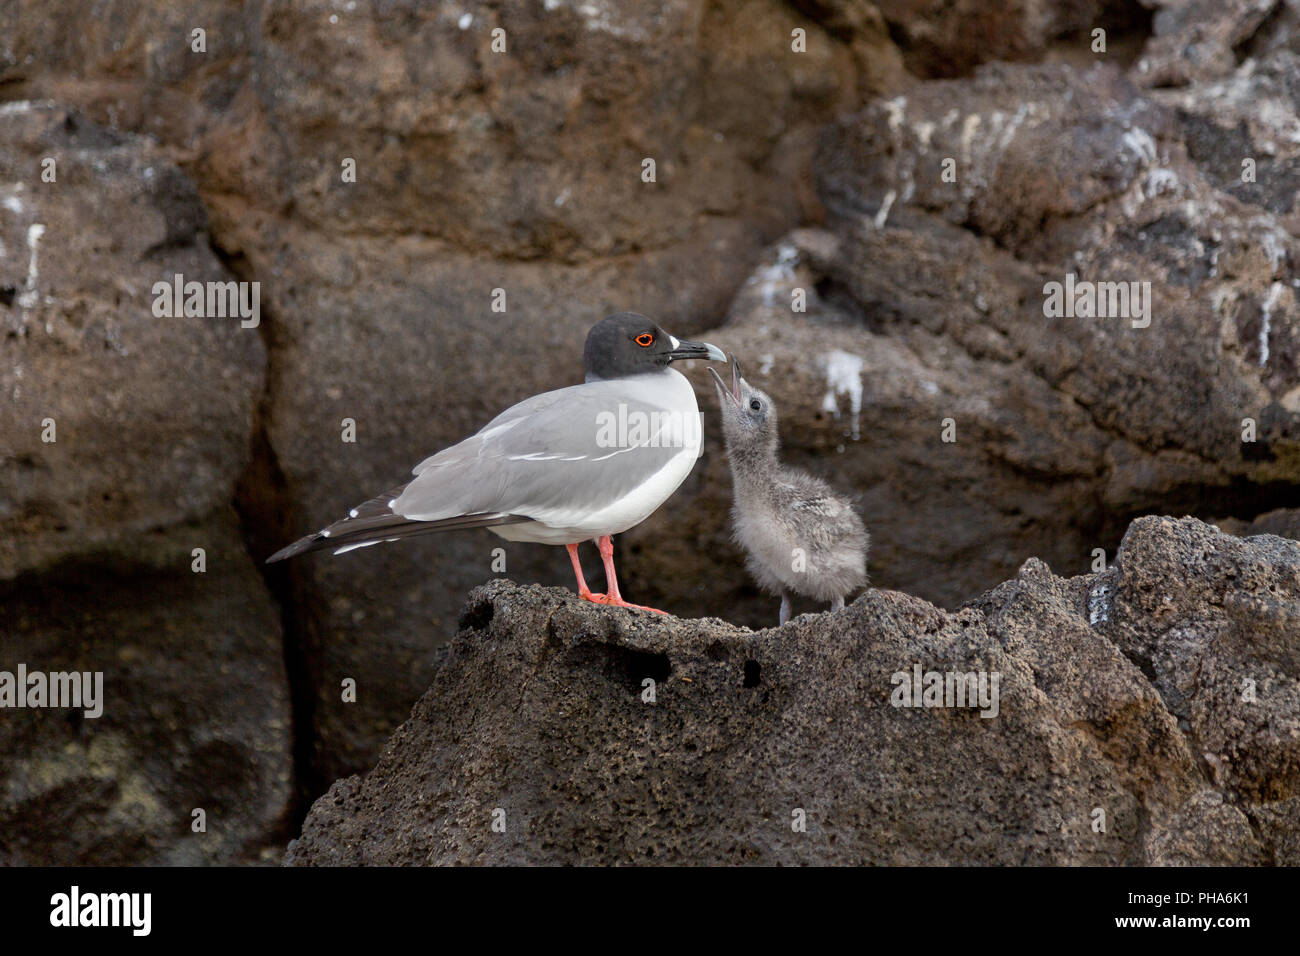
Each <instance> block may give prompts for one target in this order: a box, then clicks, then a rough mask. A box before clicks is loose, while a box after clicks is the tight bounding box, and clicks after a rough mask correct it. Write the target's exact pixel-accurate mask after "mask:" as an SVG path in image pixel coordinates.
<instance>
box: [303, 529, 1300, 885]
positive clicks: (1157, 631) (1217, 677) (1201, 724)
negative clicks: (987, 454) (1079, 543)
mask: <svg viewBox="0 0 1300 956" xmlns="http://www.w3.org/2000/svg"><path fill="white" fill-rule="evenodd" d="M1171 595H1177V598H1171V597H1170V596H1171ZM1298 598H1300V547H1298V546H1297V545H1296V544H1295V543H1294V542H1291V541H1284V540H1282V539H1279V538H1273V537H1268V536H1265V537H1258V538H1250V539H1246V540H1241V539H1237V538H1233V537H1230V536H1227V535H1223V534H1221V533H1218V532H1217V531H1215V529H1213V528H1212V527H1210V526H1208V525H1205V524H1203V523H1201V522H1199V521H1195V520H1193V519H1184V520H1181V521H1173V520H1171V519H1167V518H1143V519H1140V520H1139V521H1137V522H1134V524H1133V525H1132V526H1131V527H1130V529H1129V531H1128V533H1127V535H1126V536H1125V538H1124V544H1123V546H1122V547H1121V549H1120V552H1119V555H1118V557H1117V559H1116V562H1115V564H1114V566H1113V567H1112V568H1111V569H1109V570H1108V571H1106V572H1104V573H1101V574H1094V575H1087V576H1083V577H1077V578H1068V579H1066V578H1058V577H1056V576H1054V575H1053V574H1052V573H1051V572H1050V571H1049V570H1048V568H1047V567H1046V565H1044V564H1043V563H1042V562H1041V561H1038V560H1036V559H1035V560H1030V561H1028V562H1026V564H1025V566H1024V567H1023V568H1022V569H1021V572H1020V574H1019V576H1018V577H1017V578H1016V579H1014V580H1012V581H1008V582H1006V583H1004V584H1002V585H1000V586H999V587H998V588H996V589H994V590H993V591H990V592H988V593H987V594H985V595H983V596H982V597H981V598H980V599H978V600H977V601H974V602H972V603H971V604H969V605H967V606H966V607H964V608H962V609H961V610H960V611H956V612H947V611H943V610H940V609H939V608H936V607H934V606H932V605H929V604H926V603H925V602H924V601H920V600H918V599H916V598H911V597H907V596H905V595H901V594H897V593H891V592H881V591H875V590H871V591H868V592H867V593H866V594H864V595H863V596H862V597H861V598H859V599H858V600H857V601H856V602H854V603H853V604H852V605H851V606H849V607H848V608H847V609H846V610H844V611H842V612H840V613H838V614H833V615H832V614H829V613H826V614H820V615H815V616H802V617H799V618H797V619H795V620H794V621H792V622H790V623H789V624H787V625H786V626H785V627H782V628H778V629H771V630H765V631H759V632H756V633H755V632H751V631H749V630H747V629H744V628H737V627H734V626H732V625H729V624H726V623H724V622H722V621H719V620H717V619H703V620H691V621H686V620H680V619H676V618H659V617H654V616H649V615H638V614H636V613H635V612H623V611H610V610H608V609H602V608H598V607H594V606H592V605H589V604H584V603H581V602H578V601H577V600H575V599H573V598H572V597H571V596H570V595H567V594H565V593H563V592H559V591H555V590H549V589H543V588H538V587H536V586H529V587H518V586H516V585H513V584H511V583H509V582H504V581H497V582H492V583H491V584H488V585H485V586H484V587H482V588H480V589H478V590H476V591H475V592H474V594H473V595H472V596H471V598H470V601H469V603H468V604H467V606H466V608H465V612H464V617H463V619H462V622H461V624H462V626H461V631H460V634H459V635H458V636H457V638H456V640H455V641H454V642H453V644H452V647H451V653H450V656H449V657H448V659H447V662H446V664H445V665H444V666H443V667H442V668H441V670H440V671H439V672H438V675H437V677H436V678H435V680H434V683H433V686H432V687H431V688H430V689H429V691H428V692H427V693H426V694H425V695H424V697H423V698H421V700H420V702H419V703H418V704H417V705H416V707H415V709H414V711H413V712H412V714H411V717H410V719H409V720H408V721H407V722H406V723H405V724H403V725H402V727H401V728H399V730H398V731H397V733H396V734H394V736H393V737H392V739H391V740H390V741H389V743H388V746H387V747H386V748H385V750H384V753H383V756H382V757H381V758H380V761H379V763H378V765H377V766H376V767H375V768H374V770H372V771H371V772H370V773H369V774H367V775H366V776H364V777H360V778H358V777H350V778H347V779H345V780H342V781H340V782H338V783H337V784H335V786H334V787H333V788H332V789H331V790H330V792H329V793H327V794H326V795H325V796H324V797H322V798H321V799H320V800H319V801H317V803H316V805H315V806H314V808H313V809H312V812H311V814H310V815H309V816H308V818H307V822H306V825H305V827H304V830H303V836H302V837H301V838H300V839H299V840H297V841H296V842H295V843H293V844H291V846H290V849H289V853H288V857H287V862H289V863H292V864H299V865H303V864H308V865H310V864H330V865H332V864H385V865H387V864H442V863H510V864H519V863H550V864H554V863H656V864H673V863H700V864H726V863H757V864H774V863H786V864H793V863H846V864H849V863H851V864H931V865H933V864H947V865H951V864H978V863H982V864H990V863H996V864H1005V865H1019V864H1025V863H1029V864H1076V865H1077V864H1128V865H1149V864H1174V863H1176V864H1192V863H1197V864H1210V863H1213V864H1247V863H1261V862H1269V861H1273V860H1276V861H1277V862H1286V861H1291V862H1294V861H1293V860H1291V854H1293V853H1294V832H1295V828H1296V826H1297V823H1300V820H1297V817H1296V801H1295V796H1296V787H1297V778H1296V775H1295V766H1296V765H1295V751H1296V747H1297V739H1298V737H1297V733H1296V726H1297V720H1298V719H1300V697H1297V694H1296V690H1297V687H1298V686H1300V685H1297V683H1296V676H1297V666H1300V664H1298V662H1297V660H1296V657H1295V655H1296V653H1297V651H1298V650H1300V647H1298V645H1297V636H1298V635H1300V631H1297V630H1295V629H1291V630H1289V631H1287V632H1285V636H1282V635H1283V632H1282V631H1280V630H1279V631H1266V632H1264V633H1262V634H1261V633H1259V632H1255V631H1251V630H1246V629H1242V628H1241V627H1240V625H1239V623H1237V622H1238V621H1240V617H1239V615H1238V613H1237V612H1235V611H1234V610H1233V608H1234V607H1236V606H1238V605H1251V604H1252V602H1255V601H1266V602H1273V603H1274V604H1277V605H1279V606H1286V607H1289V606H1290V605H1292V604H1295V603H1296V602H1297V599H1298ZM1252 606H1253V605H1252ZM1274 635H1276V636H1274ZM1147 655H1150V656H1149V657H1148V656H1147ZM917 664H919V665H920V666H921V668H922V670H923V671H940V672H950V671H951V672H962V673H968V672H969V673H983V674H984V675H986V676H991V675H992V674H993V673H996V674H998V675H999V678H1000V680H999V685H998V686H999V698H998V707H997V713H996V715H994V716H990V717H984V716H982V715H981V712H980V711H979V710H978V709H971V708H962V707H952V706H947V707H927V708H904V707H898V706H896V705H893V704H894V703H895V699H894V697H893V694H894V692H895V684H896V682H895V680H894V678H893V675H895V674H897V673H900V672H901V673H903V674H907V675H910V674H911V673H912V670H913V667H914V665H917ZM1152 668H1154V670H1155V677H1154V679H1150V678H1149V676H1148V674H1149V672H1150V671H1151V669H1152ZM1265 674H1267V675H1268V676H1267V679H1265ZM1248 676H1249V677H1252V678H1255V679H1258V681H1259V683H1258V687H1257V692H1256V696H1255V697H1254V699H1253V700H1249V701H1248V700H1244V699H1243V698H1242V696H1241V695H1240V694H1238V693H1237V692H1236V690H1235V688H1236V684H1237V682H1239V681H1240V680H1242V679H1245V678H1246V677H1248ZM647 681H649V682H650V683H647ZM648 691H653V699H652V700H651V699H650V698H649V697H648V696H647V692H648ZM986 702H987V701H986ZM1224 768H1227V769H1224ZM800 813H802V814H803V816H802V817H801V816H800ZM800 819H805V820H806V824H807V828H806V832H805V831H801V830H799V829H798V828H797V827H795V826H793V825H792V824H794V823H795V822H796V821H798V820H800ZM494 820H496V821H497V827H496V828H494V825H493V824H494ZM1255 821H1258V822H1255ZM502 824H503V825H504V826H503V828H502Z"/></svg>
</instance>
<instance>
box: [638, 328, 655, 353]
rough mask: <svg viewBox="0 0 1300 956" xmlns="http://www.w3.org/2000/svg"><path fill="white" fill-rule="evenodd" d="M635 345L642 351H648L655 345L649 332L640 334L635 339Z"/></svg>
mask: <svg viewBox="0 0 1300 956" xmlns="http://www.w3.org/2000/svg"><path fill="white" fill-rule="evenodd" d="M636 344H637V345H639V346H641V348H643V349H648V348H649V347H650V346H652V345H654V344H655V337H654V336H653V335H652V334H651V333H649V332H642V333H641V334H640V335H638V336H637V337H636Z"/></svg>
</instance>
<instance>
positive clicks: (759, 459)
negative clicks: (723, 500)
mask: <svg viewBox="0 0 1300 956" xmlns="http://www.w3.org/2000/svg"><path fill="white" fill-rule="evenodd" d="M776 450H777V443H776V442H775V441H765V442H762V443H760V444H755V445H746V446H743V447H739V448H733V449H730V450H729V452H728V455H727V457H728V458H729V459H730V460H731V473H732V474H733V475H735V476H736V477H737V478H740V479H753V478H763V477H771V476H772V475H774V474H776V469H777V461H776Z"/></svg>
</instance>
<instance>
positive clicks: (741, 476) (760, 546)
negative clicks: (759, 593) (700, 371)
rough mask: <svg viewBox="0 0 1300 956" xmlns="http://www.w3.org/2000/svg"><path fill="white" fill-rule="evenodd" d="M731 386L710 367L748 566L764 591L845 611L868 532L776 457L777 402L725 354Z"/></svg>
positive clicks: (841, 502) (823, 489) (820, 485)
mask: <svg viewBox="0 0 1300 956" xmlns="http://www.w3.org/2000/svg"><path fill="white" fill-rule="evenodd" d="M728 358H729V361H730V363H731V386H730V387H728V386H727V385H726V384H725V383H724V382H723V381H722V377H721V376H720V375H718V373H717V372H716V371H714V370H713V368H710V369H709V374H710V375H712V376H713V383H714V385H715V386H717V389H718V403H719V405H720V406H721V411H722V432H723V435H724V437H725V438H726V442H727V458H728V459H730V461H731V483H732V498H733V506H732V512H731V515H732V521H733V522H734V525H735V537H736V541H737V543H738V544H739V545H740V546H741V547H742V548H744V549H745V564H746V566H747V567H748V568H749V573H750V574H751V575H753V577H754V580H755V581H757V582H758V584H759V586H760V587H761V588H763V590H765V591H767V592H768V593H770V594H774V595H780V597H781V623H782V624H784V623H785V622H786V621H788V620H789V619H790V592H792V591H793V592H795V593H796V594H802V595H805V596H807V597H811V598H814V599H816V600H818V601H829V602H830V603H831V610H832V611H838V610H839V609H840V608H842V607H844V596H845V595H846V594H848V593H850V592H851V591H854V590H856V589H857V588H860V587H862V586H863V585H864V584H866V583H867V531H866V528H864V527H863V525H862V519H861V518H859V517H858V514H857V512H856V511H854V510H853V507H852V505H850V504H849V502H848V501H847V500H846V499H845V498H843V497H842V496H840V495H838V494H836V493H835V492H834V491H833V490H832V489H831V487H830V485H828V484H826V482H824V481H822V480H821V479H820V478H816V477H814V476H812V475H810V474H808V473H807V472H803V471H800V470H798V469H797V468H790V467H789V466H787V465H783V464H781V463H780V462H779V461H778V460H777V449H778V447H779V445H780V441H779V438H778V436H777V424H776V423H777V416H776V405H775V404H774V403H773V402H772V399H771V398H769V397H768V396H767V394H765V393H764V392H762V391H760V390H759V389H757V388H754V387H753V386H752V385H750V384H749V383H748V382H746V381H745V379H744V378H743V377H742V376H741V373H740V366H739V365H738V364H736V357H735V356H734V355H732V356H729V357H728Z"/></svg>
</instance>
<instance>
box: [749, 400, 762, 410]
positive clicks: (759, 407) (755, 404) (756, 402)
mask: <svg viewBox="0 0 1300 956" xmlns="http://www.w3.org/2000/svg"><path fill="white" fill-rule="evenodd" d="M749 407H750V408H752V409H753V410H754V411H756V412H760V411H762V410H763V403H762V402H760V401H759V400H758V399H754V400H753V401H751V402H750V403H749Z"/></svg>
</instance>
